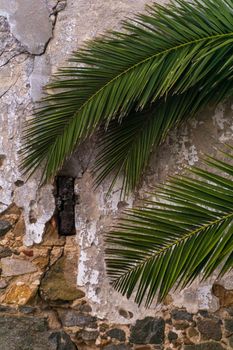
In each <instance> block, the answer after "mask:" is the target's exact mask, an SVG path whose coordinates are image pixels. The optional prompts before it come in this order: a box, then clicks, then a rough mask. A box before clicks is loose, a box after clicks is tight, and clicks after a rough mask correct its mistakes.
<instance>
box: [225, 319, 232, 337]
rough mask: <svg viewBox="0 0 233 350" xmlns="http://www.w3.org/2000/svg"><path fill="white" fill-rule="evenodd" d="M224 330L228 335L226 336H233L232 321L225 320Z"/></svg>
mask: <svg viewBox="0 0 233 350" xmlns="http://www.w3.org/2000/svg"><path fill="white" fill-rule="evenodd" d="M225 329H226V331H227V333H228V335H232V334H233V320H232V319H231V320H225Z"/></svg>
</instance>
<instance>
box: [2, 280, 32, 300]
mask: <svg viewBox="0 0 233 350" xmlns="http://www.w3.org/2000/svg"><path fill="white" fill-rule="evenodd" d="M35 293H36V288H35V287H34V288H33V287H31V286H29V285H28V284H24V283H22V284H19V285H17V284H12V285H11V286H10V288H9V289H8V290H7V292H6V295H5V298H4V303H6V304H16V305H25V304H27V303H28V302H29V301H30V300H31V299H32V297H33V296H34V295H35Z"/></svg>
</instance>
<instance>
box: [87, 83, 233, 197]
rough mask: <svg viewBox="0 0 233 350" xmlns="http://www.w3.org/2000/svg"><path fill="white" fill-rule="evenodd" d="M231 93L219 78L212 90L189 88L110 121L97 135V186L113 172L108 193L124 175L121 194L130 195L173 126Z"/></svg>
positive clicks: (95, 170)
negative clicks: (120, 120) (98, 138)
mask: <svg viewBox="0 0 233 350" xmlns="http://www.w3.org/2000/svg"><path fill="white" fill-rule="evenodd" d="M232 93H233V87H232V83H231V81H225V80H223V81H221V79H219V83H218V84H217V85H215V87H214V88H213V86H212V85H211V86H208V85H207V86H206V87H205V89H203V90H197V89H196V88H191V89H189V90H188V91H187V92H185V93H183V94H180V95H176V94H175V95H169V96H167V97H166V98H165V99H164V98H163V99H160V100H158V102H157V103H154V104H153V106H152V107H151V106H150V107H149V108H145V109H144V110H143V111H142V112H134V111H132V112H131V113H129V115H128V116H127V118H124V119H123V121H122V122H121V123H120V124H119V123H118V122H117V121H115V120H114V121H112V122H111V123H110V126H109V127H108V130H107V131H105V130H103V131H104V132H102V133H101V134H100V137H101V141H100V142H99V152H98V154H97V159H96V161H95V165H94V167H93V170H94V173H95V175H96V185H99V184H100V183H101V182H102V181H103V180H104V179H105V178H106V177H107V176H108V175H109V174H111V173H113V174H114V176H113V180H112V183H111V186H110V189H109V190H111V189H112V187H113V185H114V183H115V181H116V179H117V178H118V177H120V176H121V175H122V174H123V186H122V194H124V195H126V196H127V195H129V193H130V192H131V191H132V190H133V189H134V188H135V187H136V186H137V185H138V183H139V181H140V178H141V175H142V173H143V171H144V170H145V168H146V166H147V164H148V161H149V158H150V154H151V152H152V150H153V148H154V147H155V146H158V145H159V144H160V143H162V142H163V141H164V139H165V137H166V136H167V133H168V132H169V130H170V129H171V128H172V127H175V126H178V125H179V124H181V123H182V122H184V121H186V120H187V119H188V118H190V117H191V116H193V115H194V114H195V113H196V112H197V111H198V110H199V109H200V108H201V107H202V106H204V105H206V104H207V103H212V104H213V103H214V104H215V105H217V104H218V103H219V102H220V101H221V100H222V99H223V98H227V97H228V96H231V95H232Z"/></svg>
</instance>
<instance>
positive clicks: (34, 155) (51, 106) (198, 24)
mask: <svg viewBox="0 0 233 350" xmlns="http://www.w3.org/2000/svg"><path fill="white" fill-rule="evenodd" d="M123 29H124V32H122V33H121V32H111V33H108V34H106V35H105V36H103V37H101V38H100V39H97V40H94V41H91V42H90V43H88V44H87V45H86V46H85V47H84V48H83V49H82V50H80V51H79V52H77V53H75V54H74V55H73V56H72V58H71V60H70V61H71V62H72V63H73V64H74V66H72V67H69V68H63V69H60V70H59V72H58V73H57V75H55V76H54V79H53V82H52V83H51V84H49V85H48V86H47V93H46V96H45V98H44V99H43V100H42V104H41V106H40V108H39V109H38V110H37V111H36V112H35V118H32V119H31V120H30V121H29V123H28V124H27V127H26V130H25V134H24V138H23V141H24V147H23V150H22V154H23V161H22V167H23V169H24V170H25V172H28V173H32V172H33V171H34V170H35V169H36V168H37V167H38V166H39V165H40V164H41V163H42V162H44V164H45V168H44V175H43V179H44V180H47V179H49V178H50V177H51V176H53V175H54V174H55V173H56V172H57V170H58V169H59V168H61V166H62V164H63V162H64V161H65V159H66V158H67V157H69V156H70V154H71V152H72V151H73V150H74V148H75V147H76V146H77V145H78V144H79V143H80V142H82V141H83V140H84V139H85V138H87V137H88V136H90V135H91V134H92V133H93V132H94V130H95V129H96V128H97V127H98V126H99V125H100V124H103V123H104V124H105V126H106V127H107V126H108V124H109V122H110V121H111V120H113V119H116V120H119V121H121V120H122V118H123V117H125V118H127V115H128V113H129V112H130V111H132V110H142V109H143V108H145V106H147V107H148V105H149V104H150V103H156V101H157V100H158V99H161V98H165V97H166V96H168V95H174V94H182V93H185V92H186V91H188V90H189V89H190V88H192V87H193V88H196V89H197V90H198V89H199V90H204V89H205V88H206V86H210V85H211V86H212V87H213V88H214V87H215V86H216V84H218V83H219V79H225V81H230V82H232V63H233V55H232V53H233V45H232V43H233V2H232V0H194V1H186V0H177V1H176V2H175V3H171V4H170V5H168V6H166V7H164V6H160V5H158V4H155V5H153V6H152V7H148V9H147V14H145V15H138V16H137V17H136V18H135V19H134V20H131V21H128V22H124V24H123ZM220 77H221V78H220ZM155 118H156V115H155ZM158 139H161V135H159V137H158Z"/></svg>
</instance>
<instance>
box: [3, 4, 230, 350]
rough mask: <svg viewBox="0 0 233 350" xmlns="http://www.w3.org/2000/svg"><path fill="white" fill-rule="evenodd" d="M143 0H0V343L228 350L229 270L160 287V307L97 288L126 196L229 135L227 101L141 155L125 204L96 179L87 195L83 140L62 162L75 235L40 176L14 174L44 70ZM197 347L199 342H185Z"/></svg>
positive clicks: (88, 151) (88, 159) (87, 156)
mask: <svg viewBox="0 0 233 350" xmlns="http://www.w3.org/2000/svg"><path fill="white" fill-rule="evenodd" d="M150 2H151V1H146V0H108V1H104V0H95V1H93V0H89V1H87V0H67V1H65V0H61V1H58V0H23V1H19V0H11V1H9V0H0V78H1V79H0V106H1V108H0V213H2V214H1V216H0V259H1V279H0V303H1V304H0V323H1V327H0V328H1V329H2V330H1V331H0V342H2V344H3V345H1V346H2V348H1V350H11V349H18V348H22V349H36V350H37V349H38V350H43V349H59V350H61V349H63V350H65V349H75V345H74V343H72V342H71V340H70V338H69V336H68V335H67V333H68V334H70V335H71V337H72V339H73V340H74V341H75V343H76V344H77V346H78V348H79V349H92V348H93V349H95V348H104V349H105V350H127V349H130V348H131V345H132V344H134V349H141V350H149V349H162V348H163V344H164V343H165V344H166V349H182V348H183V349H186V350H193V349H206V350H208V349H211V350H212V349H213V350H214V349H216V350H218V349H220V350H221V349H230V348H233V345H232V344H233V339H232V334H233V326H232V324H233V319H232V318H233V312H232V308H231V305H232V304H233V278H232V275H229V276H227V277H226V278H224V279H223V280H222V281H217V282H216V277H215V276H213V277H212V278H211V279H210V280H209V281H208V282H205V283H199V281H197V282H195V283H194V284H193V285H192V286H191V287H189V288H187V289H185V290H184V291H182V292H181V293H171V295H170V296H169V297H168V298H167V301H166V305H159V306H156V305H152V307H151V308H150V309H149V310H145V308H144V307H140V308H137V306H136V305H135V304H134V303H133V301H132V300H130V301H128V300H126V299H125V298H123V297H122V296H121V295H119V294H118V293H116V292H115V291H113V290H112V288H111V287H110V286H109V284H108V280H107V278H106V276H105V269H104V255H103V240H102V233H103V231H104V230H106V229H107V228H108V227H109V226H110V225H111V223H112V222H113V220H114V219H115V218H116V217H117V216H118V215H119V214H120V213H121V211H122V208H124V207H126V206H128V207H129V206H132V205H133V204H134V203H136V202H137V201H138V200H139V199H140V198H141V197H143V191H144V190H145V189H148V188H151V187H152V186H153V184H156V183H157V182H158V181H164V180H165V179H166V176H167V174H168V173H174V172H177V171H180V170H181V169H182V167H183V166H184V165H185V164H190V165H193V164H195V163H196V162H198V161H199V158H200V156H201V155H202V154H203V153H211V154H215V153H216V148H214V146H216V144H217V143H220V142H226V141H229V140H231V139H232V136H233V121H232V106H231V103H230V102H228V103H227V104H225V105H224V106H219V107H218V108H217V109H216V110H212V109H211V108H209V109H206V110H205V111H203V112H202V113H200V115H199V116H197V117H196V118H195V119H193V120H192V121H191V122H189V123H187V124H186V125H184V126H183V127H182V128H180V129H179V130H176V131H174V132H172V133H171V134H170V135H169V137H168V138H167V140H166V142H165V144H164V145H163V146H162V147H161V148H160V149H159V151H158V152H155V153H154V154H153V156H152V159H151V162H150V166H149V169H148V172H147V175H146V176H145V178H144V180H143V184H142V190H140V191H139V192H138V193H135V194H133V195H132V196H131V198H130V199H129V200H128V201H127V203H126V202H121V201H120V198H119V193H120V183H119V184H117V185H116V186H115V189H114V191H113V194H112V196H110V197H108V198H106V197H105V194H106V191H107V189H108V183H107V181H106V183H104V184H103V185H102V186H100V187H99V188H98V189H97V190H96V191H95V192H92V191H90V189H91V188H92V183H93V179H92V176H91V173H90V168H91V165H92V162H93V159H94V156H95V143H94V141H92V142H90V143H89V144H88V145H86V146H85V145H84V146H83V148H82V149H81V150H79V151H78V152H77V153H76V154H74V156H73V157H72V159H71V160H70V161H69V162H68V163H67V164H66V166H65V168H64V173H66V174H69V175H72V176H75V178H76V182H75V191H76V194H77V196H78V197H79V202H78V204H77V205H76V230H77V234H76V237H68V238H66V239H65V238H59V237H58V236H57V232H56V224H55V220H54V218H52V216H53V213H54V197H53V186H52V184H50V185H46V186H44V187H42V188H40V189H39V188H38V184H39V174H37V175H35V176H34V177H33V178H31V179H29V180H28V181H27V182H26V181H25V180H26V179H24V178H23V177H22V175H21V174H20V171H19V169H18V162H19V155H18V151H19V149H20V135H21V129H22V123H23V121H24V120H25V119H26V118H28V117H29V116H30V115H31V110H32V108H33V106H34V104H35V101H36V100H38V99H39V98H40V96H41V87H42V86H43V85H44V84H45V83H46V82H47V81H48V79H49V77H50V75H51V74H52V73H53V72H55V71H56V69H57V67H58V66H59V65H62V64H63V63H64V61H65V60H66V58H67V57H68V56H69V54H70V53H71V52H72V51H73V50H75V49H77V48H78V47H79V46H80V45H81V44H82V42H83V41H84V40H86V39H90V38H92V37H94V36H96V35H97V34H99V33H102V32H103V31H104V30H105V29H106V28H119V26H120V25H119V22H120V20H121V19H122V18H123V17H124V16H126V15H129V14H131V13H135V12H137V11H142V10H143V8H144V5H145V3H150ZM160 2H162V1H160ZM163 2H165V1H163ZM214 282H215V287H214V291H213V290H212V286H213V283H214ZM148 317H150V318H148ZM140 320H142V321H140ZM164 321H165V322H164ZM135 322H136V323H135ZM12 323H13V324H14V331H11V330H10V329H11V327H12V326H11V324H12ZM29 324H30V325H31V326H30V331H29V332H28V336H27V337H26V338H25V337H22V330H23V329H25V328H27V327H29ZM119 329H121V330H119ZM64 331H65V332H67V333H65V332H64ZM20 334H21V336H20ZM164 334H165V335H166V336H165V335H164ZM15 337H18V339H20V340H19V342H20V343H19V344H16V343H15V342H14V338H15ZM41 339H43V340H41ZM112 343H114V344H118V345H111V344H112ZM199 343H200V344H204V345H193V344H199ZM9 344H10V345H9ZM64 344H65V345H64ZM119 344H120V345H119ZM130 344H131V345H130ZM140 344H141V345H140ZM143 344H144V345H143ZM149 344H154V345H149ZM156 344H157V345H156ZM132 346H133V345H132Z"/></svg>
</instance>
